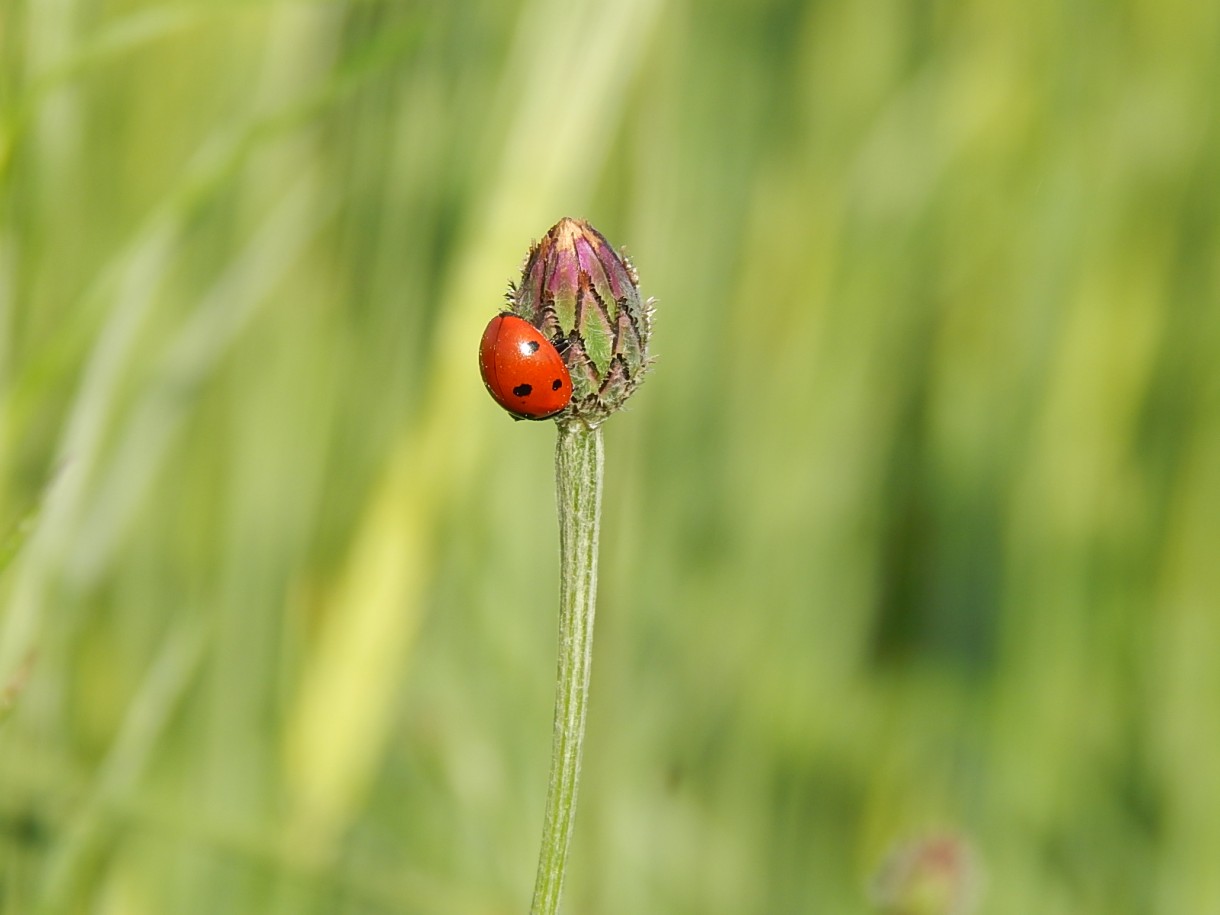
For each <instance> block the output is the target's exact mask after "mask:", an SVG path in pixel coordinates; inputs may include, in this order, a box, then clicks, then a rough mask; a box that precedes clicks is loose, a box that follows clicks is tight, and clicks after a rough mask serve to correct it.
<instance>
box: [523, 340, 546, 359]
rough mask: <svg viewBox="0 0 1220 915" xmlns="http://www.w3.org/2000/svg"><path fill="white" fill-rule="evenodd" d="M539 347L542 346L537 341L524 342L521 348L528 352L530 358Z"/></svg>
mask: <svg viewBox="0 0 1220 915" xmlns="http://www.w3.org/2000/svg"><path fill="white" fill-rule="evenodd" d="M540 346H542V344H541V343H539V342H538V341H537V340H526V341H525V344H524V347H523V348H524V349H527V350H529V353H530V355H531V356H532V355H534V353H536V352H538V348H539V347H540Z"/></svg>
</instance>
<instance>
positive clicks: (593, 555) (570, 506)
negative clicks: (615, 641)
mask: <svg viewBox="0 0 1220 915" xmlns="http://www.w3.org/2000/svg"><path fill="white" fill-rule="evenodd" d="M602 459H603V454H602V432H601V429H600V428H590V427H588V426H586V425H585V424H584V423H583V422H580V421H579V420H574V421H572V422H570V423H567V424H564V425H560V426H559V442H558V443H557V444H556V446H555V490H556V500H557V503H558V508H559V565H560V569H559V669H558V681H557V683H556V687H555V731H554V738H553V743H552V745H551V781H550V785H549V787H548V788H547V796H546V818H545V821H544V822H543V826H542V851H541V853H540V854H539V856H538V877H537V879H536V881H535V883H534V902H533V904H532V905H531V906H530V913H531V915H555V913H556V912H558V911H559V895H560V892H561V891H562V890H563V875H564V866H565V864H566V863H567V858H568V843H569V840H570V839H571V838H572V822H573V815H574V814H575V812H576V788H577V785H578V783H579V781H580V755H581V747H582V746H583V743H584V736H585V712H586V711H587V710H588V706H589V667H590V663H591V661H592V659H593V616H594V611H595V610H596V606H597V530H598V525H599V523H600V521H601V510H602Z"/></svg>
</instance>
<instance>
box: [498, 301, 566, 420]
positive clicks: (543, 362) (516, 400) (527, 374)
mask: <svg viewBox="0 0 1220 915" xmlns="http://www.w3.org/2000/svg"><path fill="white" fill-rule="evenodd" d="M479 371H480V372H482V373H483V384H485V385H487V392H488V393H489V394H491V396H492V397H494V398H495V400H496V403H498V404H499V405H500V406H502V407H503V408H504V409H505V410H507V411H508V412H509V413H511V414H512V415H513V416H515V417H517V418H518V419H546V418H547V417H548V416H554V415H555V414H556V413H558V412H559V411H560V410H562V409H563V408H564V407H566V406H567V405H568V401H570V400H571V399H572V376H571V375H569V374H568V367H567V366H566V365H564V362H563V357H562V356H560V355H559V350H557V349H555V347H554V346H552V345H551V341H549V340H548V339H547V338H546V337H544V336H543V335H542V334H541V333H539V332H538V330H537V329H536V328H535V327H534V326H533V325H532V324H530V323H529V322H528V321H526V320H524V319H522V318H518V317H517V316H516V315H511V314H503V315H496V316H495V317H494V318H492V319H491V323H490V324H488V325H487V330H485V331H483V342H482V343H480V344H479Z"/></svg>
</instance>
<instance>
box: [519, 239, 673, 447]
mask: <svg viewBox="0 0 1220 915" xmlns="http://www.w3.org/2000/svg"><path fill="white" fill-rule="evenodd" d="M639 284H640V280H639V276H637V275H636V272H635V268H634V267H633V266H632V265H631V261H629V260H628V259H627V257H626V256H625V255H623V254H620V253H619V252H618V251H615V250H614V248H613V247H611V245H610V243H609V242H608V241H606V238H605V236H604V235H602V234H601V233H600V232H598V231H597V229H595V228H593V227H592V226H591V225H589V224H588V223H587V222H585V221H583V220H580V219H568V218H565V219H561V220H560V221H559V222H558V223H556V224H555V226H554V227H553V228H552V229H551V230H550V231H549V232H547V234H546V235H545V236H544V237H543V239H542V240H541V241H540V242H537V243H536V244H535V245H534V246H533V247H532V248H531V249H530V252H529V255H528V256H527V257H526V259H525V265H524V266H523V267H522V270H521V282H520V284H518V285H517V286H514V287H510V289H509V294H508V299H509V305H510V307H511V309H512V311H513V313H514V314H517V315H519V316H520V317H522V318H524V319H525V320H527V321H529V322H530V323H531V324H533V325H534V326H535V327H537V328H538V329H539V330H541V331H542V333H543V334H545V335H546V336H547V337H548V338H549V339H550V340H552V341H554V342H555V343H556V345H557V346H558V347H559V348H560V351H561V352H562V354H563V357H564V360H565V361H566V362H567V365H568V371H569V372H570V373H571V375H572V402H571V404H570V405H569V406H568V408H567V409H566V410H564V411H563V413H561V414H559V416H558V417H557V419H559V420H561V421H562V420H565V419H572V418H579V419H581V420H583V421H584V422H585V423H587V424H589V425H596V424H598V423H600V422H602V421H603V420H604V419H606V417H608V416H609V415H610V414H611V413H613V412H614V411H615V410H617V409H619V407H621V406H622V405H623V403H624V402H625V401H626V400H627V398H628V397H630V396H631V393H632V391H634V390H635V389H636V387H637V386H638V385H639V383H640V380H641V379H642V378H643V376H644V373H645V372H646V371H647V369H648V364H649V359H648V337H649V334H650V332H651V330H652V300H651V299H650V300H648V301H643V300H641V298H640V289H639Z"/></svg>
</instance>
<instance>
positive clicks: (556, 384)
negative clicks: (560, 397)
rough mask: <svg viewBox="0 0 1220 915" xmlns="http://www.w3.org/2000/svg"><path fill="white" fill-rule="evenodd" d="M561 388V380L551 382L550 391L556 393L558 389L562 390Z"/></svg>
mask: <svg viewBox="0 0 1220 915" xmlns="http://www.w3.org/2000/svg"><path fill="white" fill-rule="evenodd" d="M562 387H563V379H562V378H556V379H555V380H554V381H552V382H551V390H552V391H558V390H559V389H560V388H562Z"/></svg>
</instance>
